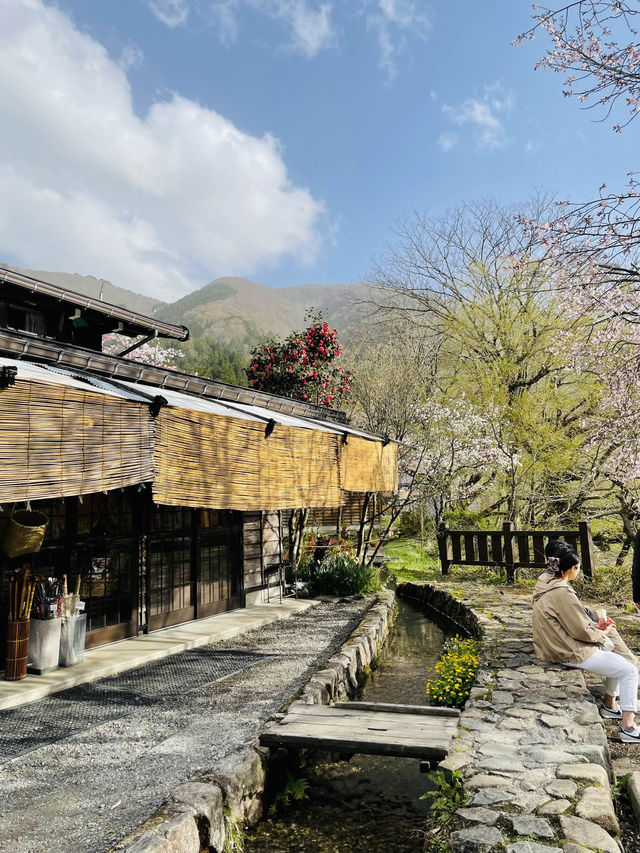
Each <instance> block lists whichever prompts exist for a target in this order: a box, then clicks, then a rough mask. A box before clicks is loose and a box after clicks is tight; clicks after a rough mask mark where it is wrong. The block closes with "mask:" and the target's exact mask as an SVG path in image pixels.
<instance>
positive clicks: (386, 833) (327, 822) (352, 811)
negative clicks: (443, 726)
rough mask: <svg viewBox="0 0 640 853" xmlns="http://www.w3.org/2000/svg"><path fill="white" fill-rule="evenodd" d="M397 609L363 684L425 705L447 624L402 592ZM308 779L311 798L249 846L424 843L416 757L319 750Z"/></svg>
mask: <svg viewBox="0 0 640 853" xmlns="http://www.w3.org/2000/svg"><path fill="white" fill-rule="evenodd" d="M398 608H399V610H398V616H397V619H396V622H395V625H394V628H393V631H392V633H391V635H390V637H389V639H388V641H387V643H386V644H385V648H384V649H383V651H382V653H381V655H380V657H379V658H378V666H377V668H376V669H375V670H374V671H373V672H372V674H371V675H370V676H369V678H367V680H366V681H365V683H364V684H363V686H362V687H361V688H360V690H359V691H358V695H357V697H355V698H357V699H360V700H366V701H367V702H395V703H398V704H406V705H426V704H427V701H426V697H425V684H426V681H427V680H428V679H429V678H430V677H431V676H432V674H433V667H434V666H435V664H436V662H437V660H438V658H439V656H440V652H441V650H442V644H443V642H444V640H445V639H446V635H445V634H444V633H443V630H442V629H441V628H439V627H438V626H437V625H435V624H434V623H433V622H430V621H429V619H428V618H427V617H426V615H425V613H424V611H423V610H422V609H420V608H419V607H417V606H415V605H413V604H411V603H410V602H408V601H406V600H403V599H400V598H399V599H398ZM299 776H300V777H304V778H306V779H307V780H308V782H309V788H308V791H307V793H308V799H305V800H303V801H300V802H293V803H292V804H291V805H290V806H289V807H288V808H286V809H282V808H281V809H279V810H278V812H277V814H276V815H275V816H273V817H271V818H269V819H267V820H264V821H263V822H262V823H260V824H259V825H258V826H257V827H256V828H255V829H254V830H252V831H251V835H250V837H249V838H248V839H247V842H246V844H245V848H244V849H245V853H257V851H260V853H267V851H268V853H293V851H296V853H300V851H305V853H306V851H308V853H311V851H313V853H386V851H399V853H400V851H402V853H404V851H406V853H414V851H415V853H418V851H421V850H422V838H421V837H420V828H421V826H422V824H423V822H424V819H425V817H426V815H427V810H428V804H427V802H426V801H424V800H420V795H421V794H423V793H424V792H425V791H427V790H428V787H429V780H428V776H426V775H425V774H423V773H420V763H419V761H418V760H417V759H415V758H414V759H411V758H386V757H383V756H376V755H354V757H353V758H352V759H351V761H339V762H331V761H330V760H328V757H327V758H326V760H323V758H322V756H321V755H319V754H316V756H315V758H314V760H313V762H312V763H310V764H307V765H306V766H304V767H303V768H301V770H300V771H299Z"/></svg>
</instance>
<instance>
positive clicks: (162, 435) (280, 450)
mask: <svg viewBox="0 0 640 853" xmlns="http://www.w3.org/2000/svg"><path fill="white" fill-rule="evenodd" d="M339 438H340V437H339V436H336V435H335V434H332V433H327V432H320V431H317V430H311V429H300V428H296V427H290V426H284V425H281V424H278V425H277V426H276V427H275V430H274V431H273V433H272V434H271V435H270V436H269V437H268V438H265V424H264V423H263V422H256V421H250V420H244V419H241V418H232V417H227V416H223V415H215V414H210V413H206V412H198V411H192V410H187V409H178V408H165V409H162V411H161V412H160V414H159V416H158V418H157V420H156V451H155V457H156V458H155V480H154V484H153V494H154V499H155V500H156V501H157V502H158V503H161V504H170V505H173V506H192V507H214V508H217V509H237V510H260V509H262V510H270V509H284V508H288V507H305V506H319V507H322V506H339V505H340V503H341V501H342V492H341V489H340V479H339V463H338V442H339Z"/></svg>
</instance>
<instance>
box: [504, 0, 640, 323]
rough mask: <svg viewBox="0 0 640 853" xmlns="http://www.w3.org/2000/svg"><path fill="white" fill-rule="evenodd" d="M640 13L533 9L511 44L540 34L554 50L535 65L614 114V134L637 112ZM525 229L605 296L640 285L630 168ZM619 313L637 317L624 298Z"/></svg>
mask: <svg viewBox="0 0 640 853" xmlns="http://www.w3.org/2000/svg"><path fill="white" fill-rule="evenodd" d="M639 16H640V4H638V3H637V2H631V1H630V0H577V2H572V3H568V4H566V5H564V6H561V7H557V8H555V9H551V8H547V7H543V6H538V5H534V6H533V16H532V17H533V19H534V21H535V24H534V26H533V27H532V28H531V29H529V30H528V31H527V32H525V33H523V34H522V35H520V36H519V37H518V38H517V39H516V43H519V42H521V41H522V40H523V39H527V38H534V37H535V36H536V35H537V34H538V33H541V32H542V33H546V34H547V35H548V37H549V38H550V39H551V43H552V46H551V47H550V48H549V49H548V50H547V52H546V53H545V55H544V56H543V57H542V58H541V59H540V60H539V62H538V63H537V66H536V67H537V68H543V69H545V68H546V69H550V70H552V71H555V72H556V73H559V74H561V75H563V76H564V88H563V94H564V95H565V96H567V97H575V98H576V99H577V100H578V101H579V102H580V103H583V104H585V107H587V108H594V109H596V110H600V113H601V115H600V120H602V121H604V120H608V119H609V118H610V117H611V118H614V117H615V119H617V121H616V123H614V124H613V129H614V130H615V131H616V132H618V133H621V132H622V131H623V129H624V128H625V127H627V126H628V125H629V124H630V123H631V122H632V121H633V119H634V118H635V117H636V116H637V114H638V111H639V110H640V40H639V39H638V25H639V24H640V17H639ZM619 113H621V115H619ZM615 119H614V120H615ZM594 189H595V188H594ZM531 224H532V225H534V227H533V228H532V231H536V230H537V232H538V235H539V236H540V238H541V239H542V241H543V242H544V243H545V244H546V246H547V247H549V248H552V249H553V251H554V252H557V253H562V254H563V256H564V258H565V260H566V261H568V262H571V263H572V264H573V265H575V266H576V267H577V268H578V269H580V268H582V272H583V274H585V275H586V277H587V278H591V279H594V280H596V281H598V283H599V286H600V287H601V289H602V290H603V292H604V293H605V294H606V295H607V296H611V292H612V291H615V289H616V287H617V286H618V285H622V286H623V287H624V286H628V285H629V284H634V285H635V284H637V283H638V282H640V267H639V265H638V260H637V249H638V247H639V244H640V182H639V180H638V178H637V176H636V174H635V172H634V171H629V172H628V173H627V175H626V180H625V183H624V184H623V186H622V187H620V188H619V189H617V190H613V191H612V190H610V189H609V188H608V187H607V186H606V184H602V185H601V186H600V187H599V189H598V191H597V192H595V191H594V197H593V198H592V199H589V200H586V201H579V202H575V201H574V202H569V201H566V200H565V201H561V202H559V203H558V210H557V212H556V215H554V216H553V217H552V218H551V219H548V220H546V221H545V220H542V219H538V220H532V222H531ZM536 226H537V227H536ZM622 310H623V311H625V312H629V311H630V310H631V311H632V313H633V314H634V316H637V313H638V312H637V307H636V306H635V305H634V306H633V307H632V308H631V307H630V305H629V302H628V301H627V303H626V304H624V305H623V306H622Z"/></svg>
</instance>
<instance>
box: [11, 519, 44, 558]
mask: <svg viewBox="0 0 640 853" xmlns="http://www.w3.org/2000/svg"><path fill="white" fill-rule="evenodd" d="M48 521H49V519H48V518H47V516H46V515H45V514H44V513H42V512H37V511H36V510H28V509H19V510H16V511H15V512H12V513H11V518H10V519H9V524H8V526H7V529H6V531H5V534H4V537H3V539H2V550H3V551H4V553H5V554H6V555H7V557H18V556H19V555H20V554H33V553H35V552H36V551H39V550H40V548H41V547H42V542H43V540H44V534H45V532H46V529H47V523H48Z"/></svg>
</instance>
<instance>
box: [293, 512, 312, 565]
mask: <svg viewBox="0 0 640 853" xmlns="http://www.w3.org/2000/svg"><path fill="white" fill-rule="evenodd" d="M308 518H309V510H308V509H294V510H293V512H292V513H291V515H290V516H289V561H290V563H291V565H292V566H294V567H295V566H297V565H298V560H299V559H300V554H301V552H302V542H303V540H304V529H305V526H306V524H307V520H308Z"/></svg>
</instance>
